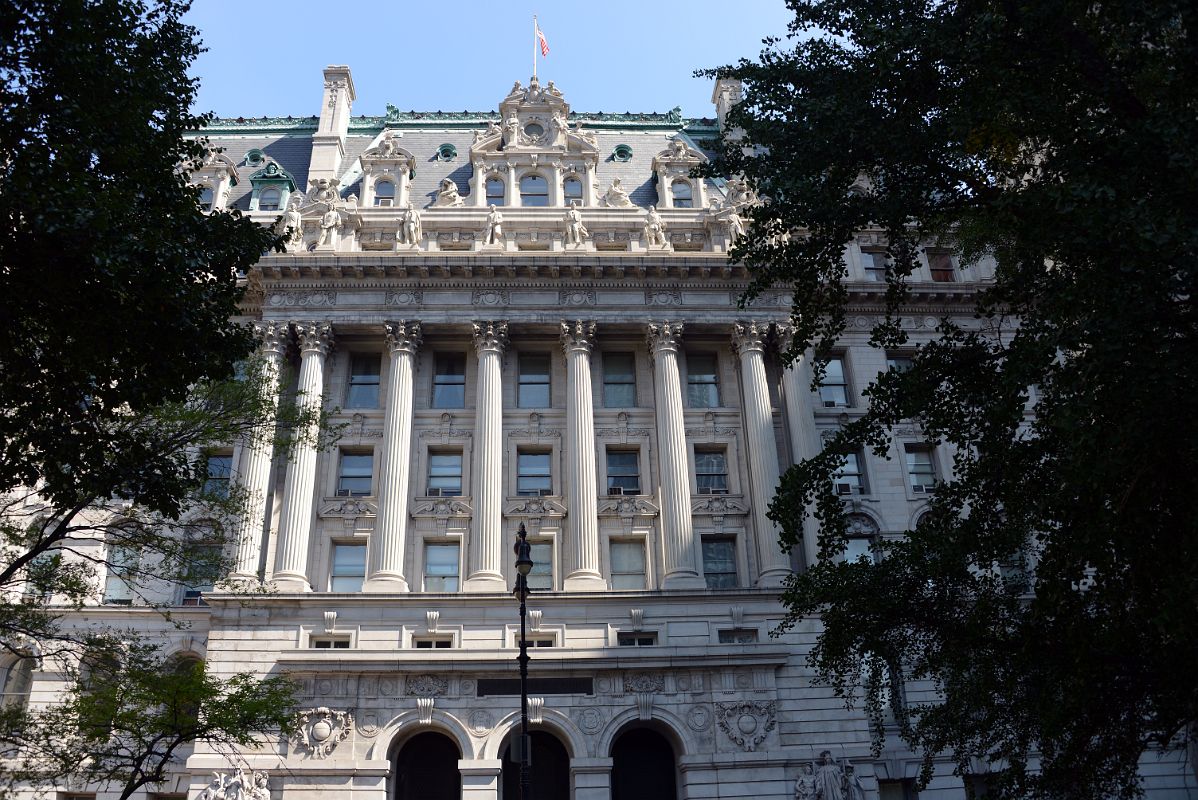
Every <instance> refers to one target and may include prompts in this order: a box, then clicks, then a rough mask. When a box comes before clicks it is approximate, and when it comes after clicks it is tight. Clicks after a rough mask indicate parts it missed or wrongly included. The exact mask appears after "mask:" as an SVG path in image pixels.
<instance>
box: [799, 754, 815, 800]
mask: <svg viewBox="0 0 1198 800" xmlns="http://www.w3.org/2000/svg"><path fill="white" fill-rule="evenodd" d="M794 800H815V768H814V767H813V766H811V762H809V761H808V762H806V763H804V764H803V766H801V767H799V777H797V778H795V796H794Z"/></svg>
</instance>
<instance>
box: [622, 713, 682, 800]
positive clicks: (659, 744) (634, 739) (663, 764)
mask: <svg viewBox="0 0 1198 800" xmlns="http://www.w3.org/2000/svg"><path fill="white" fill-rule="evenodd" d="M611 757H612V768H611V797H612V800H647V798H653V800H676V798H677V797H678V787H677V784H676V783H675V780H674V773H675V770H674V748H673V747H671V746H670V743H669V742H668V741H666V738H665V737H664V736H662V735H661V734H660V733H658V732H657V731H653V730H650V729H648V728H633V729H632V730H630V731H625V732H624V733H622V734H620V736H619V738H617V739H616V743H615V744H614V745H612V748H611Z"/></svg>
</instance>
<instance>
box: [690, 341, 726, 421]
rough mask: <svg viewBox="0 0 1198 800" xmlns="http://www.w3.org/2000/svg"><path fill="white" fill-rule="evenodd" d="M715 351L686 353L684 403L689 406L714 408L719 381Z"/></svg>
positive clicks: (716, 403)
mask: <svg viewBox="0 0 1198 800" xmlns="http://www.w3.org/2000/svg"><path fill="white" fill-rule="evenodd" d="M717 363H718V362H717V361H716V357H715V353H687V355H686V403H687V405H689V406H690V407H691V408H716V407H717V406H719V404H720V382H719V372H718V371H717Z"/></svg>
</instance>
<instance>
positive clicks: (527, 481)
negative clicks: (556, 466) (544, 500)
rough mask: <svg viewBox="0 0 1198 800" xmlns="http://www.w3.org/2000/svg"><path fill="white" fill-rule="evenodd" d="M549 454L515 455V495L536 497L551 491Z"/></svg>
mask: <svg viewBox="0 0 1198 800" xmlns="http://www.w3.org/2000/svg"><path fill="white" fill-rule="evenodd" d="M549 461H550V454H549V453H517V454H516V494H518V495H520V496H522V497H537V496H538V495H546V494H549V493H550V492H551V491H553V475H552V473H551V472H550V471H549Z"/></svg>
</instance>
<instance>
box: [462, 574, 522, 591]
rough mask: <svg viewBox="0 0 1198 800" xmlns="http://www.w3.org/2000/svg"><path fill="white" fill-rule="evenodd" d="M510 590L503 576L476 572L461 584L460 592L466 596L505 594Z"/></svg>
mask: <svg viewBox="0 0 1198 800" xmlns="http://www.w3.org/2000/svg"><path fill="white" fill-rule="evenodd" d="M511 590H512V587H510V586H508V585H507V581H505V580H504V579H503V576H502V575H499V574H497V573H494V572H476V573H474V574H473V575H471V576H470V577H469V578H467V579H466V580H465V581H464V582H463V583H462V591H463V592H466V593H468V594H494V593H496V592H499V593H502V594H507V593H509V592H510V591H511Z"/></svg>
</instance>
